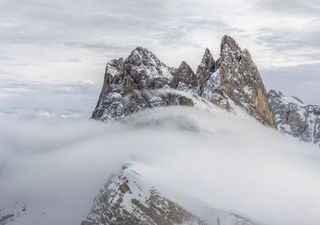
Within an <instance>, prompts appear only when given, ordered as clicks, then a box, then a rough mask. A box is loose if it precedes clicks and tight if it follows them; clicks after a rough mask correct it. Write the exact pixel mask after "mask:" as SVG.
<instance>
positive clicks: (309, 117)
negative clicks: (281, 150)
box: [268, 90, 320, 147]
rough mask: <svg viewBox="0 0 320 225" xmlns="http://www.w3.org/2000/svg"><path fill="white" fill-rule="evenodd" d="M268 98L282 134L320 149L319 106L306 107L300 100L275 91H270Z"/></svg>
mask: <svg viewBox="0 0 320 225" xmlns="http://www.w3.org/2000/svg"><path fill="white" fill-rule="evenodd" d="M268 98H269V102H270V105H271V108H272V111H273V112H274V114H275V118H276V124H277V127H278V129H279V130H280V131H281V132H283V133H284V134H287V135H290V136H293V137H295V138H297V139H298V140H300V141H303V142H310V143H313V144H316V145H318V146H319V147H320V106H319V105H305V104H304V103H303V102H302V101H301V100H300V99H299V98H297V97H294V96H287V95H284V94H283V93H282V92H280V91H275V90H270V91H269V93H268Z"/></svg>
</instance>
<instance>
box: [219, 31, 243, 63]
mask: <svg viewBox="0 0 320 225" xmlns="http://www.w3.org/2000/svg"><path fill="white" fill-rule="evenodd" d="M240 55H241V48H240V46H239V45H238V43H237V42H236V41H235V40H234V39H233V38H231V37H229V36H227V35H225V36H223V38H222V40H221V45H220V57H221V59H222V60H223V61H234V62H236V61H239V59H240Z"/></svg>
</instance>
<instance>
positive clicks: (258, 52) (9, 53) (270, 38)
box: [0, 0, 320, 104]
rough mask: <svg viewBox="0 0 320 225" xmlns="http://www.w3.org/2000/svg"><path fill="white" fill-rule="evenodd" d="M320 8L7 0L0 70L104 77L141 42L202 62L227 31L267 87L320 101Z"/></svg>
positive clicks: (36, 76)
mask: <svg viewBox="0 0 320 225" xmlns="http://www.w3.org/2000/svg"><path fill="white" fill-rule="evenodd" d="M319 11H320V2H319V1H317V0H307V1H298V0H290V1H289V0H282V1H276V0H238V1H235V0H225V1H216V0H210V1H209V0H199V1H192V0H183V1H182V0H161V1H160V0H154V1H150V0H130V1H117V0H90V1H88V0H77V1H76V0H68V1H63V0H46V1H41V0H1V1H0V76H1V78H3V77H5V78H7V79H8V78H10V79H19V80H21V79H23V80H37V81H39V80H42V81H43V80H45V81H53V80H55V81H56V80H59V81H79V80H87V79H89V80H92V81H94V82H96V83H98V84H99V83H101V80H102V77H103V76H102V74H103V70H104V66H105V63H106V62H107V61H108V60H110V59H112V58H115V57H120V56H123V57H126V56H127V55H128V54H129V52H130V51H131V50H132V49H133V48H135V47H136V46H144V47H146V48H148V49H150V50H151V51H153V52H154V53H155V54H156V55H157V56H158V57H159V58H160V59H162V60H163V61H164V62H165V63H167V64H168V65H170V66H175V67H177V66H179V64H180V62H181V61H182V60H185V61H187V62H188V63H189V64H190V65H191V66H192V67H193V68H196V66H197V64H198V63H199V61H200V60H201V57H202V54H203V52H204V48H206V47H209V48H210V49H211V50H212V52H213V54H214V56H215V58H217V57H218V54H219V49H220V48H219V45H220V40H221V37H222V36H223V35H224V34H228V35H230V36H232V37H234V38H235V39H236V40H237V41H238V42H239V44H240V45H241V46H242V47H244V48H248V49H249V50H250V52H251V54H252V56H253V58H254V61H255V62H256V64H257V65H258V67H259V68H260V71H261V73H262V76H263V78H264V80H265V83H266V86H267V88H277V89H281V90H283V91H285V92H288V93H289V94H294V95H297V96H299V97H301V98H302V100H305V101H306V102H307V103H318V104H320V100H319V98H318V97H317V96H320V91H319V90H320V88H319V85H320V78H319V76H320V74H319V67H320V55H319V52H320V41H319V36H320V14H319ZM317 89H318V90H317Z"/></svg>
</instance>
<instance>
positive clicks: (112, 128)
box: [0, 107, 320, 225]
mask: <svg viewBox="0 0 320 225" xmlns="http://www.w3.org/2000/svg"><path fill="white" fill-rule="evenodd" d="M170 118H171V119H170ZM168 119H169V120H168ZM0 120H1V121H0V122H1V124H2V125H4V126H5V127H7V129H1V130H0V151H1V152H0V153H1V156H2V157H1V161H0V168H1V169H0V171H1V172H0V182H1V184H2V185H1V186H0V199H1V200H2V201H1V204H7V203H8V202H9V203H10V202H13V201H15V200H17V199H21V200H23V201H25V204H26V208H27V215H26V216H24V217H21V218H20V219H19V220H17V222H16V224H48V225H50V224H57V223H59V224H61V225H63V224H79V223H80V221H81V219H83V218H85V216H86V214H87V213H88V212H89V209H90V206H91V204H92V199H93V197H94V196H95V195H96V194H97V192H98V190H99V188H100V187H102V186H103V183H104V182H105V181H106V180H107V177H108V176H109V175H110V174H111V173H113V172H116V171H117V170H119V169H120V168H121V165H122V163H123V162H125V161H127V160H130V161H135V162H138V163H142V164H144V165H147V167H143V168H144V169H143V170H141V171H138V172H139V173H140V174H142V175H143V176H144V177H145V179H147V180H149V181H151V182H153V183H154V184H156V185H159V186H160V187H161V188H160V189H161V190H162V189H163V190H166V191H168V189H167V188H169V190H170V189H171V190H173V191H175V194H179V193H180V194H182V195H183V196H185V195H189V196H192V197H193V198H196V199H199V200H201V201H204V202H206V203H208V204H209V205H211V206H213V207H215V208H220V209H225V210H232V211H234V212H237V213H239V214H242V215H245V216H247V217H249V218H252V219H255V220H258V221H260V222H262V223H263V224H281V225H289V224H290V225H295V224H297V225H300V224H308V225H316V224H318V222H319V221H320V217H319V213H318V212H319V209H320V205H319V202H318V201H316V199H318V198H319V197H320V196H319V188H320V174H319V169H320V168H319V167H320V166H319V165H320V164H319V162H320V155H319V151H318V149H316V147H314V146H313V145H309V144H302V143H298V142H297V141H296V140H294V139H288V138H286V137H284V136H282V135H281V134H280V133H278V132H277V131H275V130H272V129H269V128H266V127H264V126H262V125H260V124H259V123H258V122H256V121H255V120H254V119H252V118H250V117H249V116H247V115H246V114H238V115H233V114H230V113H227V112H225V111H223V110H220V109H216V110H214V111H213V112H210V113H209V112H204V111H199V110H196V109H193V108H190V109H188V108H175V107H173V108H167V109H166V110H163V111H162V112H161V114H159V113H148V114H144V113H142V114H140V115H137V116H136V117H135V118H134V119H133V121H132V122H131V123H129V124H128V125H120V124H102V123H97V122H94V121H67V120H59V119H48V118H38V117H37V118H33V119H32V120H30V119H29V118H21V117H20V118H17V117H15V116H12V115H11V116H6V117H3V116H1V117H0ZM155 120H157V121H158V122H157V123H148V122H147V121H155ZM142 121H143V122H144V124H146V125H147V124H148V125H147V126H146V127H141V122H142ZM162 121H163V122H164V123H162ZM170 121H171V122H170ZM146 122H147V123H146ZM136 123H138V124H139V125H140V128H136V127H135V125H134V124H136ZM152 124H157V125H156V126H155V127H153V126H150V125H152ZM183 124H185V125H187V126H181V125H183ZM159 125H161V126H159ZM132 126H133V127H132ZM181 127H197V129H195V130H194V129H191V130H190V129H187V130H184V129H182V130H181ZM132 128H134V129H132ZM146 168H149V170H147V169H146ZM177 181H179V182H177ZM164 187H165V188H164ZM1 206H2V205H1Z"/></svg>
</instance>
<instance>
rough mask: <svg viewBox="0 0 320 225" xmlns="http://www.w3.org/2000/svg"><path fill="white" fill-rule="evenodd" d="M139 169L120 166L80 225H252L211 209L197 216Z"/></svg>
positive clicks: (132, 165)
mask: <svg viewBox="0 0 320 225" xmlns="http://www.w3.org/2000/svg"><path fill="white" fill-rule="evenodd" d="M139 170H140V171H143V170H148V168H146V166H144V165H142V164H137V163H133V162H131V163H127V164H125V165H124V166H123V169H122V171H121V172H120V174H119V175H114V176H112V177H110V179H109V181H108V182H107V183H106V184H105V186H104V188H103V189H101V190H100V192H99V194H98V195H97V197H96V198H95V199H94V203H93V206H92V209H91V212H90V213H89V214H88V216H87V218H86V219H85V220H84V221H82V223H81V225H97V224H113V225H117V224H119V225H120V224H121V225H122V224H143V225H149V224H150V225H151V224H152V225H177V224H184V225H221V224H223V225H254V223H253V222H252V221H250V220H248V219H246V218H244V217H241V216H239V215H236V214H234V213H230V212H224V211H220V210H217V209H213V208H211V209H209V210H210V211H211V212H210V218H203V217H200V216H198V215H196V214H195V213H194V212H193V211H190V210H188V209H186V208H184V207H183V206H182V205H179V204H178V203H176V202H177V200H176V199H175V200H174V201H172V200H170V199H168V198H167V197H165V196H164V195H162V194H161V193H160V192H159V191H158V190H157V189H156V188H155V187H154V186H152V185H151V184H150V183H148V181H146V180H145V179H144V178H143V176H141V174H140V173H139ZM184 204H186V205H188V204H187V203H184ZM190 204H194V202H192V203H190ZM207 210H208V209H207Z"/></svg>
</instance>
